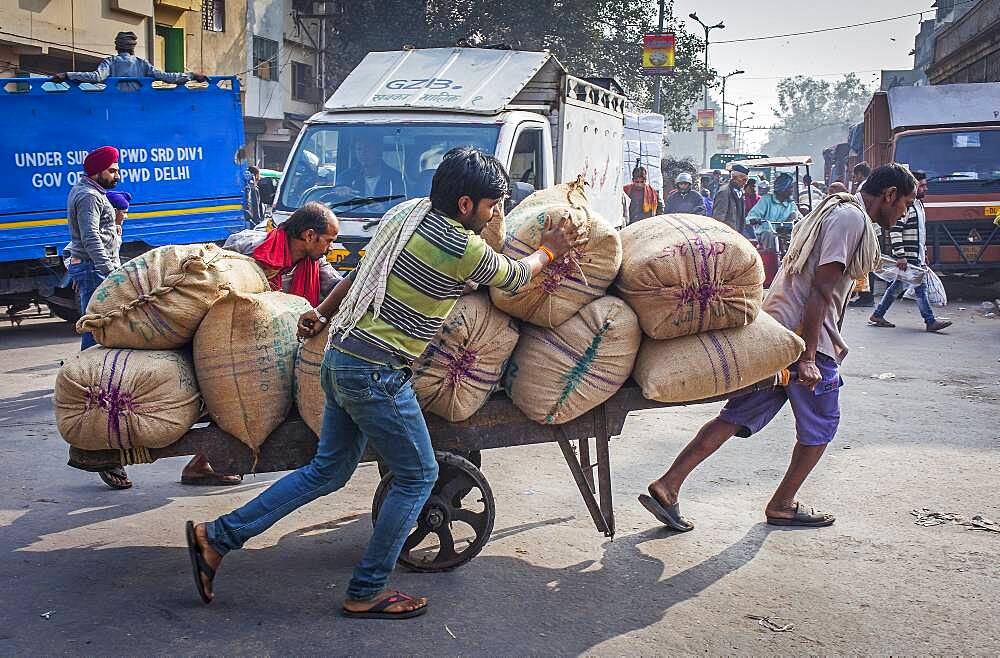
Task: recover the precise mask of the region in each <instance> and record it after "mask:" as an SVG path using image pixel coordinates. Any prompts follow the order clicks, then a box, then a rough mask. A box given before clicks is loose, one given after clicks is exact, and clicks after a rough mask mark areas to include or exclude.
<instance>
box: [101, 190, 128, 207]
mask: <svg viewBox="0 0 1000 658" xmlns="http://www.w3.org/2000/svg"><path fill="white" fill-rule="evenodd" d="M107 197H108V201H110V202H111V205H112V206H114V207H115V209H116V210H128V203H129V201H131V200H132V195H131V194H129V193H128V192H115V191H113V190H112V191H110V192H107Z"/></svg>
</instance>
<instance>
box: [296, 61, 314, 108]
mask: <svg viewBox="0 0 1000 658" xmlns="http://www.w3.org/2000/svg"><path fill="white" fill-rule="evenodd" d="M315 84H316V81H315V80H314V78H313V67H311V66H310V65H308V64H303V63H301V62H292V98H293V99H295V100H297V101H306V102H307V103H311V102H314V100H315V97H316V94H315V92H314V91H313V89H314V86H315Z"/></svg>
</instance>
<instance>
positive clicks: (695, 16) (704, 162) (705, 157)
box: [688, 12, 726, 169]
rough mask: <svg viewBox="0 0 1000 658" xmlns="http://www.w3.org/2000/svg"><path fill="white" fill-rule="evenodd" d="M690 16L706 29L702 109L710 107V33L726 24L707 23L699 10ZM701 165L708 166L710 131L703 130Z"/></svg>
mask: <svg viewBox="0 0 1000 658" xmlns="http://www.w3.org/2000/svg"><path fill="white" fill-rule="evenodd" d="M688 17H689V18H691V19H692V20H694V21H696V22H697V23H698V25H701V27H702V29H703V30H705V102H704V105H703V107H702V109H704V110H707V109H708V33H709V32H711V31H712V30H715V29H719V30H722V29H725V27H726V26H725V24H724V23H723V22H722V21H719V22H718V23H716V24H715V25H705V24H704V23H703V22H702V21H701V19H700V18H698V13H697V12H691V13H690V14H688ZM701 167H702V169H707V168H708V131H707V130H706V131H703V132H702V135H701Z"/></svg>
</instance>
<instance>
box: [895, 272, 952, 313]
mask: <svg viewBox="0 0 1000 658" xmlns="http://www.w3.org/2000/svg"><path fill="white" fill-rule="evenodd" d="M924 283H925V284H926V285H927V301H929V302H930V303H931V305H932V306H947V305H948V293H946V292H945V290H944V284H943V283H942V282H941V278H940V277H939V276H938V275H937V274H934V271H933V270H931V268H929V267H928V268H927V270H926V274H925V276H924ZM903 297H905V298H906V299H916V295H914V294H913V288H912V287H911V288H907V290H906V292H905V293H904V294H903Z"/></svg>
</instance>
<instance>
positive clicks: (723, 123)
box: [722, 69, 746, 130]
mask: <svg viewBox="0 0 1000 658" xmlns="http://www.w3.org/2000/svg"><path fill="white" fill-rule="evenodd" d="M744 73H746V71H744V70H743V69H740V70H739V71H733V72H732V73H730V74H729V75H724V76H722V129H723V130H725V129H726V80H728V79H729V78H731V77H733V76H734V75H742V74H744Z"/></svg>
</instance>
